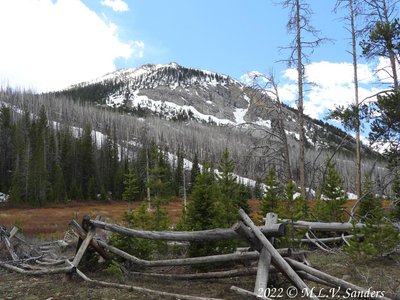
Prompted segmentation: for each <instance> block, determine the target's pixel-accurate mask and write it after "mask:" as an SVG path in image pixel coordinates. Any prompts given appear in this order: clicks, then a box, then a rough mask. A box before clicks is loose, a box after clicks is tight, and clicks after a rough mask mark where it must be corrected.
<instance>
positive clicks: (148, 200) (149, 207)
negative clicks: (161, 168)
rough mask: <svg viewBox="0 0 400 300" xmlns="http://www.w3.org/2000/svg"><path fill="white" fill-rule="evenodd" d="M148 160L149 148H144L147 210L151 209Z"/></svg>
mask: <svg viewBox="0 0 400 300" xmlns="http://www.w3.org/2000/svg"><path fill="white" fill-rule="evenodd" d="M149 169H150V162H149V149H147V150H146V183H147V210H151V198H150V174H149Z"/></svg>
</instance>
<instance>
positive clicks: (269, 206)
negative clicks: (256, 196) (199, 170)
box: [261, 167, 282, 217]
mask: <svg viewBox="0 0 400 300" xmlns="http://www.w3.org/2000/svg"><path fill="white" fill-rule="evenodd" d="M280 198H282V188H281V186H280V184H279V181H278V178H277V177H276V171H275V168H273V167H271V168H270V169H269V172H268V176H267V177H266V178H265V194H264V197H263V199H262V201H261V215H262V216H263V217H265V216H266V214H267V213H270V212H276V210H277V208H278V201H279V199H280Z"/></svg>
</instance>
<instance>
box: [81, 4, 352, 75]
mask: <svg viewBox="0 0 400 300" xmlns="http://www.w3.org/2000/svg"><path fill="white" fill-rule="evenodd" d="M331 2H332V1H312V8H313V10H314V11H315V15H314V17H313V21H314V22H313V23H315V27H317V28H318V29H320V30H321V34H324V35H325V36H327V37H329V38H332V39H334V40H335V41H334V43H328V44H326V45H324V46H323V47H321V48H320V49H318V50H317V51H316V52H315V54H314V55H313V57H312V59H313V60H329V61H334V62H342V61H347V60H349V59H350V56H349V55H348V54H347V53H346V52H345V50H346V47H347V45H346V41H344V39H345V38H346V32H345V29H344V27H343V24H341V23H340V20H338V19H339V16H338V15H335V14H334V13H332V9H333V4H332V3H331ZM84 3H85V4H87V5H88V7H90V8H92V9H93V10H94V11H96V12H97V13H99V14H101V15H103V14H104V15H105V16H107V18H108V19H109V20H110V21H111V22H113V23H115V24H118V26H119V36H120V37H121V39H122V40H125V41H129V40H132V39H134V40H141V41H143V42H144V45H145V48H144V56H143V57H142V58H140V59H138V58H136V59H135V58H132V59H128V60H124V59H120V60H118V61H117V66H118V67H132V66H139V65H141V64H144V63H168V62H171V61H175V62H178V63H180V64H182V65H185V66H189V67H193V68H203V69H209V70H213V71H216V72H220V73H224V74H227V75H230V76H232V77H235V78H237V79H239V78H240V76H241V75H243V74H244V73H246V72H248V71H252V70H260V71H263V70H264V71H266V70H269V69H270V68H274V69H277V70H281V69H283V68H284V67H285V64H284V63H282V62H281V63H278V61H280V60H282V59H286V57H287V52H282V51H280V50H279V48H280V47H284V46H286V45H288V44H289V43H290V40H291V39H292V36H290V35H289V34H288V33H287V30H286V21H287V16H288V11H287V10H284V9H282V7H281V6H280V5H278V4H274V2H273V1H270V0H252V1H244V0H218V1H215V0H202V1H196V0H170V1H165V0H150V1H140V0H138V1H126V3H127V4H128V7H129V10H128V11H125V12H115V11H113V10H112V9H111V8H110V7H108V6H104V5H101V3H100V1H94V0H90V1H89V0H86V1H84Z"/></svg>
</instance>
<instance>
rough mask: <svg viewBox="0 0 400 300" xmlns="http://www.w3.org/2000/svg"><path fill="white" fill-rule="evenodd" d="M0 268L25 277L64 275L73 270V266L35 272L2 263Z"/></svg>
mask: <svg viewBox="0 0 400 300" xmlns="http://www.w3.org/2000/svg"><path fill="white" fill-rule="evenodd" d="M0 267H3V268H5V269H8V270H10V271H14V272H17V273H20V274H25V275H50V274H62V273H68V272H70V271H71V270H72V267H71V266H68V267H62V268H54V269H43V270H35V271H27V270H24V269H22V268H18V267H16V266H13V265H10V264H7V263H4V262H0Z"/></svg>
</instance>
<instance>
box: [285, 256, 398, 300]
mask: <svg viewBox="0 0 400 300" xmlns="http://www.w3.org/2000/svg"><path fill="white" fill-rule="evenodd" d="M285 260H286V261H287V262H288V263H289V264H290V265H291V266H292V267H293V268H295V269H297V270H301V271H304V272H306V273H308V274H311V275H312V276H315V277H317V278H319V279H321V280H323V281H326V282H327V283H329V284H332V285H334V286H336V287H340V288H344V289H350V290H352V291H359V292H362V293H364V295H365V296H366V297H367V298H371V299H377V300H378V299H381V300H390V299H389V298H387V297H384V296H382V297H380V296H378V297H372V296H368V294H367V293H368V291H367V290H366V289H364V288H362V287H359V286H357V285H355V284H352V283H350V282H347V281H344V280H343V279H339V278H337V277H334V276H332V275H329V274H326V273H324V272H322V271H319V270H316V269H314V268H311V267H309V266H306V265H304V264H302V263H299V262H298V261H295V260H293V259H290V258H286V259H285ZM371 292H372V291H369V295H371ZM374 294H375V295H377V293H376V292H375V293H374Z"/></svg>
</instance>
